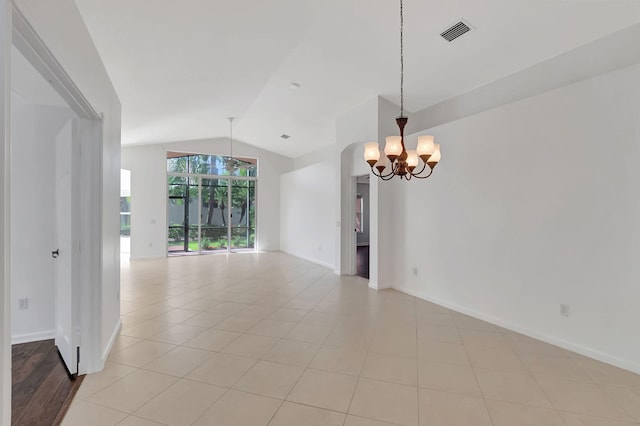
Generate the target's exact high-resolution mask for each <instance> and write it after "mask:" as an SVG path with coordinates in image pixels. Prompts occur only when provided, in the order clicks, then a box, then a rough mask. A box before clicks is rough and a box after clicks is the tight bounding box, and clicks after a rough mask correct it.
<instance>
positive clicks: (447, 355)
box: [418, 341, 470, 366]
mask: <svg viewBox="0 0 640 426" xmlns="http://www.w3.org/2000/svg"><path fill="white" fill-rule="evenodd" d="M418 349H419V350H418V355H419V357H420V359H422V360H426V361H429V362H438V363H443V364H455V365H463V366H469V365H470V364H469V357H468V356H467V351H466V349H465V347H464V346H463V345H456V344H453V343H443V342H430V341H420V345H419V347H418Z"/></svg>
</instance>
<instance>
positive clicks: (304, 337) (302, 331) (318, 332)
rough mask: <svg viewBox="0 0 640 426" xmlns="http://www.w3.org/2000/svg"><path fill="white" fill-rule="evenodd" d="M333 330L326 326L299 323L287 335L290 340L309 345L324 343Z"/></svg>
mask: <svg viewBox="0 0 640 426" xmlns="http://www.w3.org/2000/svg"><path fill="white" fill-rule="evenodd" d="M332 329H333V328H332V327H329V326H326V325H311V324H301V323H298V325H296V326H295V327H294V328H292V329H291V331H289V333H287V334H286V336H285V337H286V338H287V339H289V340H297V341H300V342H307V343H323V342H324V341H325V340H326V339H327V337H328V336H329V333H331V330H332Z"/></svg>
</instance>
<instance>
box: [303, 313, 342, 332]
mask: <svg viewBox="0 0 640 426" xmlns="http://www.w3.org/2000/svg"><path fill="white" fill-rule="evenodd" d="M340 319H341V318H340V316H339V315H335V314H333V313H326V312H318V311H311V312H309V314H308V315H307V316H305V317H304V318H303V319H301V320H300V323H302V324H310V325H325V326H327V327H331V328H333V327H335V326H336V325H338V323H339V322H340Z"/></svg>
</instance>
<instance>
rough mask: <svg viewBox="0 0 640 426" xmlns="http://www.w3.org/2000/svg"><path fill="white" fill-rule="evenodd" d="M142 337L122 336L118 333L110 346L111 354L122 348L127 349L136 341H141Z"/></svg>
mask: <svg viewBox="0 0 640 426" xmlns="http://www.w3.org/2000/svg"><path fill="white" fill-rule="evenodd" d="M141 341H142V339H138V338H136V337H129V336H124V335H122V334H118V337H116V338H115V340H114V341H113V346H112V347H111V354H114V353H116V352H120V351H121V350H123V349H127V348H128V347H131V346H133V345H135V344H136V343H138V342H141Z"/></svg>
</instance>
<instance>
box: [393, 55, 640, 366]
mask: <svg viewBox="0 0 640 426" xmlns="http://www.w3.org/2000/svg"><path fill="white" fill-rule="evenodd" d="M430 133H433V134H435V136H436V138H437V139H438V140H439V142H440V143H441V144H442V152H443V154H442V155H443V159H442V163H441V164H440V165H439V166H438V168H437V169H436V172H435V174H434V177H433V178H432V179H431V180H430V181H428V182H427V183H420V182H419V183H418V184H410V185H406V186H405V187H404V190H403V191H402V199H401V201H400V204H399V206H398V208H397V211H396V214H398V215H399V216H398V217H397V221H398V222H399V223H401V224H402V226H403V230H402V231H401V235H403V236H404V238H405V239H404V241H405V243H404V244H402V245H400V246H399V250H398V251H396V252H395V253H393V257H392V258H390V261H391V262H394V263H396V264H398V265H400V270H399V271H398V273H399V277H400V280H399V282H398V283H397V288H398V289H402V290H405V291H408V292H410V293H412V294H416V295H418V296H421V297H424V298H426V299H429V300H433V301H436V302H437V303H441V304H443V305H445V306H449V307H452V308H454V309H457V310H461V311H463V312H467V313H470V314H472V315H474V316H477V317H480V318H484V319H487V320H489V321H491V322H494V323H498V324H501V325H504V326H507V327H508V328H512V329H515V330H519V331H523V332H525V333H526V334H529V335H532V336H534V337H540V338H543V339H544V340H548V341H550V342H553V343H556V344H560V345H561V346H565V347H567V348H569V349H573V350H577V351H579V352H582V353H583V354H587V355H590V356H593V357H595V358H598V359H601V360H604V361H606V362H610V363H613V364H616V365H618V366H621V367H623V368H627V369H630V370H633V371H636V372H639V373H640V339H637V338H634V337H635V336H637V335H638V324H640V309H638V301H639V300H640V287H639V286H638V280H639V278H640V262H639V261H638V259H640V244H639V242H640V221H639V220H638V218H640V196H639V194H640V169H638V167H637V165H638V163H639V162H640V65H635V66H632V67H628V68H624V69H621V70H618V71H615V72H610V73H607V74H605V75H601V76H598V77H595V78H591V79H589V80H585V81H582V82H579V83H575V84H572V85H570V86H566V87H563V88H560V89H556V90H553V91H551V92H547V93H544V94H541V95H538V96H535V97H531V98H528V99H525V100H522V101H518V102H516V103H512V104H509V105H506V106H502V107H499V108H495V109H492V110H489V111H486V112H482V113H479V114H476V115H473V116H470V117H467V118H463V119H461V120H458V121H455V122H451V123H449V124H445V125H442V126H439V127H437V128H434V129H432V130H431V131H430ZM417 212H419V213H417ZM461 266H463V267H461ZM413 267H417V268H418V270H419V274H418V277H413V276H412V274H411V270H412V268H413ZM560 304H569V305H570V307H571V315H570V317H563V316H561V315H560Z"/></svg>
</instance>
